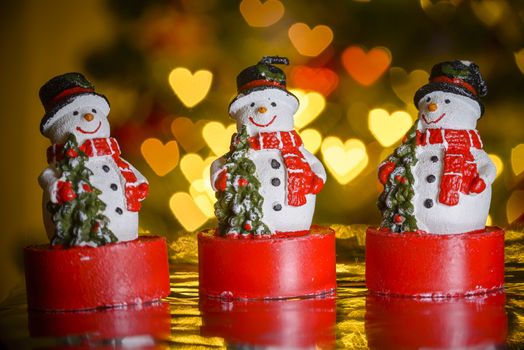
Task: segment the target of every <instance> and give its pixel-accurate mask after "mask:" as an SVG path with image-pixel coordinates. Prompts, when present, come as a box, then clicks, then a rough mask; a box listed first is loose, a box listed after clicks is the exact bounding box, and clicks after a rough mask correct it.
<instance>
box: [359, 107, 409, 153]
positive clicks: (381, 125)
mask: <svg viewBox="0 0 524 350" xmlns="http://www.w3.org/2000/svg"><path fill="white" fill-rule="evenodd" d="M412 124H413V121H412V119H411V116H410V115H409V113H407V112H404V111H396V112H393V113H392V114H389V113H388V112H387V111H386V110H384V109H380V108H377V109H373V110H371V111H370V112H369V114H368V127H369V130H370V131H371V133H372V134H373V136H375V138H376V139H377V141H378V142H379V143H380V144H381V145H382V146H384V147H389V146H391V145H393V144H394V143H395V142H397V141H398V140H400V139H401V138H402V136H404V134H405V133H406V132H407V131H408V130H409V128H410V127H411V125H412Z"/></svg>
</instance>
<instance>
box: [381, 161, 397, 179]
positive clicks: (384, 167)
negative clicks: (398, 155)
mask: <svg viewBox="0 0 524 350" xmlns="http://www.w3.org/2000/svg"><path fill="white" fill-rule="evenodd" d="M393 170H395V163H394V162H384V163H382V164H381V165H380V167H379V168H378V179H379V181H380V183H381V184H383V185H385V184H386V183H387V182H388V179H389V175H391V173H392V172H393Z"/></svg>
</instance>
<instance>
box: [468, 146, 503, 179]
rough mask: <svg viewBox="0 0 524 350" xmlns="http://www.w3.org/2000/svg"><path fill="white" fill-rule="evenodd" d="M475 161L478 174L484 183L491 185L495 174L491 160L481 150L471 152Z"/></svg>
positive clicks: (495, 170)
mask: <svg viewBox="0 0 524 350" xmlns="http://www.w3.org/2000/svg"><path fill="white" fill-rule="evenodd" d="M473 156H474V158H475V163H477V171H478V173H479V176H480V177H481V178H482V179H483V180H484V181H485V182H486V185H488V186H489V185H491V184H492V183H493V181H495V176H496V175H497V168H496V167H495V164H493V161H492V160H491V158H490V157H489V156H488V154H487V153H486V152H484V151H483V150H479V151H477V152H474V153H473Z"/></svg>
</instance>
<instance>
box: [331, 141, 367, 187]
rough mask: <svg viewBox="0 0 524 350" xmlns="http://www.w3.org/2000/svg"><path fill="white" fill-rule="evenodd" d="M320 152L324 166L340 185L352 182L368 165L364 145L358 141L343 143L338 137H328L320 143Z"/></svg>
mask: <svg viewBox="0 0 524 350" xmlns="http://www.w3.org/2000/svg"><path fill="white" fill-rule="evenodd" d="M321 151H322V156H323V158H324V164H325V165H326V167H327V168H328V170H329V172H330V173H331V174H332V175H333V177H334V178H335V179H336V180H337V182H339V183H340V184H342V185H345V184H347V183H349V182H350V181H351V180H353V179H354V178H355V177H356V176H357V175H358V174H360V172H361V171H362V170H364V169H365V168H366V166H367V164H368V154H367V151H366V145H364V143H363V142H362V141H360V140H358V139H349V140H347V141H346V142H345V143H343V142H342V140H340V139H339V138H338V137H335V136H329V137H326V138H325V139H324V141H323V142H322V146H321Z"/></svg>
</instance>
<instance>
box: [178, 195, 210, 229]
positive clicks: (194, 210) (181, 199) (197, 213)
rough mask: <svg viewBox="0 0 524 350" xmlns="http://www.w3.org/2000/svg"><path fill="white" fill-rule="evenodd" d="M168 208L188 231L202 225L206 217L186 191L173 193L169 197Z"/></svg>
mask: <svg viewBox="0 0 524 350" xmlns="http://www.w3.org/2000/svg"><path fill="white" fill-rule="evenodd" d="M169 208H170V209H171V212H172V213H173V215H174V216H175V218H176V219H177V220H178V222H179V223H180V224H181V225H182V227H183V228H184V229H186V230H187V231H189V232H193V231H195V230H196V229H198V228H199V227H201V226H202V225H204V224H205V223H206V221H207V219H208V218H207V216H206V215H205V214H204V213H203V212H202V211H201V210H200V209H199V208H198V206H197V205H196V203H195V202H194V201H193V198H192V197H191V196H190V195H189V194H188V193H186V192H176V193H174V194H173V195H172V196H171V198H170V199H169Z"/></svg>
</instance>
